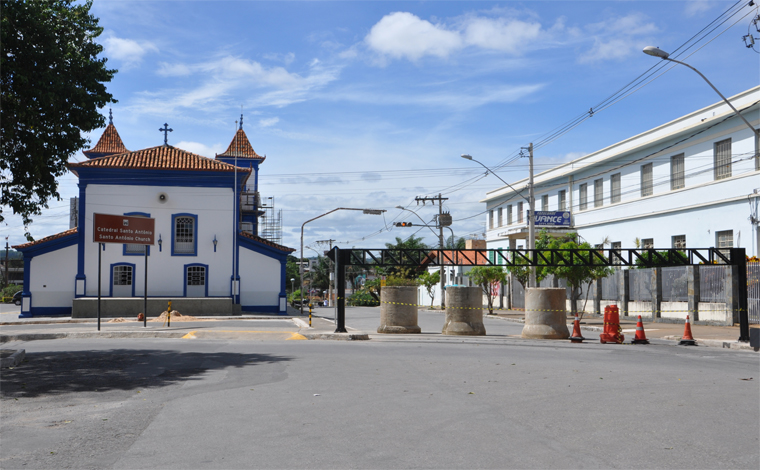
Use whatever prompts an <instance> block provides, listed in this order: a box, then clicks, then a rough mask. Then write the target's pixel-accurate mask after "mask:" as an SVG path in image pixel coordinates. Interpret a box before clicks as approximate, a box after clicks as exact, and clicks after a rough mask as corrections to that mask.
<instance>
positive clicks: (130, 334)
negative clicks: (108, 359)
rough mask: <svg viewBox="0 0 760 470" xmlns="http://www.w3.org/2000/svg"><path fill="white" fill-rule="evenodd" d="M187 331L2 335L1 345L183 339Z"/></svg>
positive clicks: (0, 337) (0, 338)
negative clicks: (60, 341) (59, 341)
mask: <svg viewBox="0 0 760 470" xmlns="http://www.w3.org/2000/svg"><path fill="white" fill-rule="evenodd" d="M186 334H187V332H186V331H177V332H174V331H144V332H143V331H110V332H91V333H90V332H86V333H85V332H71V333H20V334H17V335H0V343H8V342H11V341H38V340H45V339H65V338H77V339H81V338H182V337H183V336H185V335H186Z"/></svg>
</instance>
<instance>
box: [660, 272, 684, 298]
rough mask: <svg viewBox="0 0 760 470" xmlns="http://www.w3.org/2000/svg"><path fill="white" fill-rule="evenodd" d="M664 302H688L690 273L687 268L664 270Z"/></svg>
mask: <svg viewBox="0 0 760 470" xmlns="http://www.w3.org/2000/svg"><path fill="white" fill-rule="evenodd" d="M661 272H662V300H663V302H688V301H689V289H688V280H689V278H688V271H687V270H686V267H680V266H679V267H673V268H662V271H661Z"/></svg>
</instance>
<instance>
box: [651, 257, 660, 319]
mask: <svg viewBox="0 0 760 470" xmlns="http://www.w3.org/2000/svg"><path fill="white" fill-rule="evenodd" d="M650 282H651V283H652V284H651V287H650V289H651V291H652V321H657V320H655V319H656V318H660V317H661V316H662V315H661V314H660V308H661V306H662V268H652V277H651V278H650Z"/></svg>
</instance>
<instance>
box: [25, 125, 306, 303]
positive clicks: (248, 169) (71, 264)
mask: <svg viewBox="0 0 760 470" xmlns="http://www.w3.org/2000/svg"><path fill="white" fill-rule="evenodd" d="M84 154H85V156H86V157H87V160H86V161H84V162H81V163H71V164H69V169H70V170H71V171H72V173H74V174H75V175H77V177H78V178H79V197H78V207H77V213H78V222H77V227H75V228H72V229H70V230H67V231H65V232H62V233H58V234H55V235H51V236H48V237H45V238H42V239H40V240H37V241H35V242H30V243H25V244H22V245H18V246H15V247H14V248H16V249H17V250H19V251H21V252H22V253H23V254H24V268H25V270H24V289H23V300H22V308H21V317H33V316H49V315H72V316H74V317H86V316H92V315H93V313H94V312H95V311H96V310H95V309H96V308H97V306H96V305H97V304H96V302H97V297H98V288H99V285H100V295H101V296H102V298H103V299H105V301H104V302H103V303H102V310H103V313H104V316H132V314H135V315H136V313H137V312H142V311H143V297H144V295H145V286H146V284H147V297H148V300H149V304H148V316H149V317H150V316H154V315H157V314H158V313H160V312H162V311H163V310H166V306H167V301H168V300H171V301H172V303H173V308H174V309H175V310H178V311H180V313H183V314H191V315H192V314H195V315H199V314H207V315H223V314H224V315H229V314H237V313H240V312H257V313H269V314H285V313H286V308H287V307H286V300H285V286H286V275H285V266H286V259H287V256H288V254H290V253H291V252H293V251H295V250H294V249H292V248H288V247H285V246H281V245H279V244H277V243H274V242H272V241H269V240H266V239H264V238H262V237H259V236H258V235H257V230H258V229H257V225H258V224H257V222H258V217H259V215H260V214H261V211H260V207H259V206H260V202H259V201H260V198H259V196H258V170H259V164H260V163H261V162H263V161H264V158H265V157H261V156H259V155H257V154H256V152H254V151H253V148H252V146H251V144H250V142H249V141H248V138H247V136H246V134H245V132H244V131H243V129H242V117H241V124H240V128H239V129H238V130H237V132H236V134H235V136H234V138H233V140H232V142H231V143H230V146H229V148H228V149H227V151H226V152H224V153H223V154H221V155H217V156H216V158H213V159H212V158H207V157H203V156H200V155H196V154H193V153H191V152H187V151H185V150H182V149H179V148H176V147H172V146H171V145H168V144H166V139H165V144H164V145H161V146H158V147H152V148H147V149H143V150H137V151H129V150H127V149H126V147H125V146H124V144H123V142H122V140H121V138H120V137H119V134H118V132H117V131H116V128H115V127H114V125H113V122H112V121H111V122H109V124H108V126H107V127H106V129H105V131H104V132H103V135H102V136H101V138H100V140H99V141H98V143H97V145H96V146H95V147H94V148H92V149H91V150H87V151H85V152H84ZM235 164H237V166H236V165H235ZM251 180H252V181H251ZM94 213H98V214H114V215H130V216H136V217H149V218H153V219H155V239H156V241H157V243H156V244H154V245H153V246H149V247H148V248H147V250H148V251H147V256H146V255H145V248H144V245H132V244H113V243H106V244H103V247H104V248H103V250H102V251H101V252H100V253H99V252H98V250H99V244H98V243H95V242H94V241H93V240H94V238H93V230H92V224H93V214H94ZM146 263H147V283H146ZM99 264H100V266H99ZM98 276H100V278H98ZM98 281H100V282H98Z"/></svg>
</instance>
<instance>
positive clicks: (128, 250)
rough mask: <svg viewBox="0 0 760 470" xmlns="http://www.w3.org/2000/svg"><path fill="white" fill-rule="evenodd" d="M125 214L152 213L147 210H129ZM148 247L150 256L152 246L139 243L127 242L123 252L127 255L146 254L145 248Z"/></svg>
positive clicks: (147, 215)
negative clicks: (146, 211)
mask: <svg viewBox="0 0 760 470" xmlns="http://www.w3.org/2000/svg"><path fill="white" fill-rule="evenodd" d="M124 215H128V216H130V217H150V214H147V213H145V212H127V213H125V214H124ZM146 247H147V248H148V256H150V246H148V245H140V244H137V243H125V244H124V248H123V250H124V251H123V254H124V255H125V256H145V248H146Z"/></svg>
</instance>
